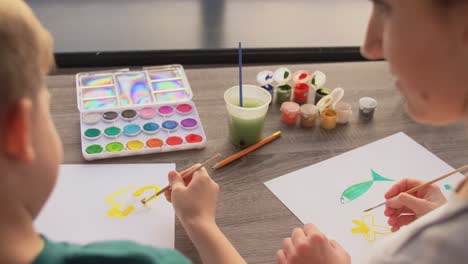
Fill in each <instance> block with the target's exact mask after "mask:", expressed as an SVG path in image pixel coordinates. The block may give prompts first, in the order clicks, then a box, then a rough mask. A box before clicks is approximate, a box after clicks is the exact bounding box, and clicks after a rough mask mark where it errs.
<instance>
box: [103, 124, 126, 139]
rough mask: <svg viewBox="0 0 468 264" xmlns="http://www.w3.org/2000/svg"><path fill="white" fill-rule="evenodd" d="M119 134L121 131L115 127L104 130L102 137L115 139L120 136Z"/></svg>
mask: <svg viewBox="0 0 468 264" xmlns="http://www.w3.org/2000/svg"><path fill="white" fill-rule="evenodd" d="M121 133H122V130H121V129H120V128H118V127H115V126H113V127H108V128H106V129H104V135H105V136H106V137H108V138H116V137H118V136H120V134H121Z"/></svg>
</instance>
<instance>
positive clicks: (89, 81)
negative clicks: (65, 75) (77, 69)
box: [80, 75, 114, 87]
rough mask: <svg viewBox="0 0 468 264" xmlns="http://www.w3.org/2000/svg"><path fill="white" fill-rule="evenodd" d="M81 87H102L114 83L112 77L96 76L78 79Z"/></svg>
mask: <svg viewBox="0 0 468 264" xmlns="http://www.w3.org/2000/svg"><path fill="white" fill-rule="evenodd" d="M80 83H81V86H91V87H93V86H104V85H111V84H113V83H114V78H113V77H112V75H100V76H99V75H98V76H82V77H81V79H80Z"/></svg>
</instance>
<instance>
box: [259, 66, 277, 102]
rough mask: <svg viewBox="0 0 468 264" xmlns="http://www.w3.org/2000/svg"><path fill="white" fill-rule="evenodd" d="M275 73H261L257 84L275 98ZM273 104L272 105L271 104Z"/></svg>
mask: <svg viewBox="0 0 468 264" xmlns="http://www.w3.org/2000/svg"><path fill="white" fill-rule="evenodd" d="M273 81H274V80H273V72H272V71H261V72H259V73H258V74H257V82H258V84H259V85H260V87H262V88H263V89H265V90H267V92H269V93H270V95H271V98H273V93H274V90H275V87H273V85H272V83H273ZM270 104H271V103H270Z"/></svg>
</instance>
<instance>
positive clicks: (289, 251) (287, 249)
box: [283, 237, 296, 258]
mask: <svg viewBox="0 0 468 264" xmlns="http://www.w3.org/2000/svg"><path fill="white" fill-rule="evenodd" d="M283 251H284V254H285V255H286V258H288V256H293V255H295V254H296V249H295V248H294V245H293V242H292V239H291V238H290V237H288V238H286V239H285V240H284V241H283Z"/></svg>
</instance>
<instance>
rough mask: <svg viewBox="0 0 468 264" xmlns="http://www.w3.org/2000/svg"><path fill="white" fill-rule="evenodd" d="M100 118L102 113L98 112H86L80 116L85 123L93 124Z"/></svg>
mask: <svg viewBox="0 0 468 264" xmlns="http://www.w3.org/2000/svg"><path fill="white" fill-rule="evenodd" d="M101 118H102V115H100V114H98V113H88V114H84V115H83V116H82V117H81V120H82V121H83V123H85V124H87V125H95V124H97V123H99V121H101Z"/></svg>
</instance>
